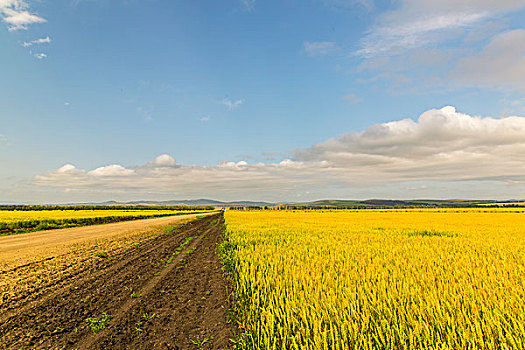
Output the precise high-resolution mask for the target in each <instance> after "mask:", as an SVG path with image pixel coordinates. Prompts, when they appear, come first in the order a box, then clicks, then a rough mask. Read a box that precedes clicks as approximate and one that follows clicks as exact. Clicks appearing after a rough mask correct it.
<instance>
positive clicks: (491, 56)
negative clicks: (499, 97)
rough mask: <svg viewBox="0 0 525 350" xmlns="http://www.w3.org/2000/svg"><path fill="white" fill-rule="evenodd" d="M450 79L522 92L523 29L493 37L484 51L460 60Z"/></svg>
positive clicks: (524, 70) (524, 73) (524, 75)
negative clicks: (509, 88) (515, 89)
mask: <svg viewBox="0 0 525 350" xmlns="http://www.w3.org/2000/svg"><path fill="white" fill-rule="evenodd" d="M451 77H453V78H454V79H457V80H459V82H460V83H462V84H466V85H473V86H488V87H512V88H517V89H522V90H525V30H524V29H517V30H511V31H507V32H504V33H501V34H498V35H496V36H495V37H494V38H492V40H491V41H490V43H488V44H487V45H486V46H485V47H484V48H483V50H481V51H480V52H478V53H476V54H473V55H470V56H467V57H464V58H462V59H461V60H460V61H459V62H458V65H457V66H456V68H455V69H454V71H453V72H452V74H451Z"/></svg>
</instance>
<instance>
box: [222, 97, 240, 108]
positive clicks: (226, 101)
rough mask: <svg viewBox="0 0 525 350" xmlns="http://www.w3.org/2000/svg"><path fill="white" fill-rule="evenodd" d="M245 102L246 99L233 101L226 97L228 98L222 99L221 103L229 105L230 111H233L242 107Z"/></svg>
mask: <svg viewBox="0 0 525 350" xmlns="http://www.w3.org/2000/svg"><path fill="white" fill-rule="evenodd" d="M243 103H244V100H236V101H231V100H230V99H226V98H225V99H224V100H222V101H221V104H223V105H225V106H226V107H228V110H229V111H233V110H234V109H236V108H238V107H240V106H241V105H242V104H243Z"/></svg>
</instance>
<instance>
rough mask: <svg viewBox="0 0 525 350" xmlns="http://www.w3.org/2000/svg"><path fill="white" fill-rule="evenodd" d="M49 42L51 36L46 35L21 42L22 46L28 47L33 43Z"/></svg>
mask: <svg viewBox="0 0 525 350" xmlns="http://www.w3.org/2000/svg"><path fill="white" fill-rule="evenodd" d="M50 42H51V38H50V37H48V36H47V37H45V38H40V39H36V40H31V41H24V42H23V43H22V46H23V47H29V46H33V45H35V44H48V43H50Z"/></svg>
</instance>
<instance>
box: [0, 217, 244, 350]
mask: <svg viewBox="0 0 525 350" xmlns="http://www.w3.org/2000/svg"><path fill="white" fill-rule="evenodd" d="M126 224H127V223H126ZM105 226H108V225H105ZM222 227H223V217H222V215H221V214H216V215H210V216H207V217H204V218H200V219H197V220H193V221H190V222H188V223H186V224H184V225H180V226H176V227H173V228H172V229H171V230H170V231H164V232H163V233H161V234H157V235H154V236H151V237H149V238H148V239H144V240H141V241H139V242H138V243H137V244H133V245H131V246H127V247H125V248H122V249H119V250H115V251H112V252H110V253H108V255H107V256H105V257H98V258H93V256H91V257H84V258H82V259H80V260H81V261H82V263H81V264H80V265H79V264H78V262H77V261H76V260H75V262H74V263H73V265H72V268H70V269H67V268H66V269H64V268H63V266H62V265H60V266H62V267H61V271H60V273H58V274H57V273H55V274H51V275H49V276H48V275H45V276H46V277H47V279H48V280H46V278H39V279H37V280H35V281H34V283H35V284H36V286H35V288H34V290H35V293H29V294H26V295H24V296H23V297H19V296H17V295H14V296H12V297H8V298H7V299H5V300H4V303H3V304H0V348H2V349H4V348H5V349H7V348H9V349H77V348H78V349H228V348H230V346H231V342H230V340H229V338H232V337H233V336H234V327H233V326H232V325H231V324H229V323H228V322H227V316H228V315H227V304H226V300H227V293H228V292H227V284H226V281H225V279H224V278H223V276H222V271H221V269H220V267H221V264H220V261H219V258H218V255H217V245H218V244H219V243H220V242H221V238H222ZM84 229H85V228H84ZM39 266H40V265H38V264H37V265H36V268H37V269H38V268H39ZM26 268H27V269H30V270H32V269H34V268H35V266H28V267H21V268H20V270H22V271H24V270H25V269H26ZM15 270H17V269H15ZM104 314H106V315H107V316H106V317H104ZM88 319H90V320H89V321H88ZM102 324H103V325H104V327H102V328H104V329H100V328H101V325H102ZM97 326H99V327H98V329H97Z"/></svg>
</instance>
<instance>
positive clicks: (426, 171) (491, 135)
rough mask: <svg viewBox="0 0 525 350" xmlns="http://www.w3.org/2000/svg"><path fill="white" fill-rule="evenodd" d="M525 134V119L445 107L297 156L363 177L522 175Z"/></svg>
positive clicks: (315, 146)
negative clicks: (467, 112) (415, 118)
mask: <svg viewBox="0 0 525 350" xmlns="http://www.w3.org/2000/svg"><path fill="white" fill-rule="evenodd" d="M524 135H525V118H523V117H508V118H502V119H499V118H490V117H486V118H482V117H473V116H469V115H467V114H462V113H458V112H456V110H455V108H454V107H444V108H442V109H440V110H430V111H427V112H425V113H423V114H422V115H421V116H420V117H419V118H418V120H417V121H414V120H412V119H402V120H397V121H393V122H388V123H383V124H376V125H373V126H370V127H369V128H367V129H366V130H365V131H363V132H351V133H349V134H344V135H342V136H339V137H337V138H334V139H330V140H328V141H325V142H322V143H319V144H317V145H314V146H313V147H310V148H308V149H302V150H297V151H296V152H295V156H296V157H295V158H296V159H297V160H301V161H303V162H312V161H326V162H328V163H329V164H330V166H331V167H332V168H333V169H338V171H342V170H344V171H342V173H344V174H345V175H346V176H347V177H348V178H349V179H351V178H353V179H354V180H357V179H359V177H362V178H361V181H406V180H440V179H441V180H461V179H478V178H486V177H498V176H523V175H525V165H524V164H523V162H522V154H523V153H524V152H525V137H524Z"/></svg>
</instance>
